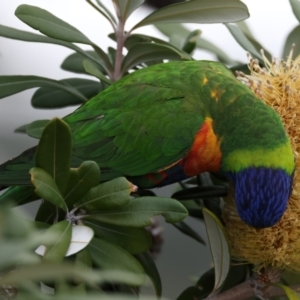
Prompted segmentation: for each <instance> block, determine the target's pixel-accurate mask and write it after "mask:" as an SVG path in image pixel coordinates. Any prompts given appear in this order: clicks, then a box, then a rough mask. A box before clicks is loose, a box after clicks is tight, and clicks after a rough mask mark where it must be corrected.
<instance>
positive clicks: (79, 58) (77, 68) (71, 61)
mask: <svg viewBox="0 0 300 300" xmlns="http://www.w3.org/2000/svg"><path fill="white" fill-rule="evenodd" d="M85 52H86V54H88V55H89V56H92V57H93V58H94V59H95V60H97V61H98V64H97V66H98V67H99V68H100V70H101V72H102V73H104V72H105V69H104V68H103V67H101V66H100V65H101V64H104V62H103V61H102V60H101V59H99V56H98V54H97V53H96V52H95V51H85ZM84 59H87V58H86V57H85V56H83V55H82V54H81V53H78V52H75V53H72V54H70V55H69V56H67V57H66V58H65V60H64V61H63V62H62V64H61V66H60V67H61V68H62V69H63V70H65V71H69V72H74V73H79V74H88V73H87V72H86V71H85V69H84V67H83V60H84Z"/></svg>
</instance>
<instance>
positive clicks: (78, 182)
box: [64, 161, 100, 207]
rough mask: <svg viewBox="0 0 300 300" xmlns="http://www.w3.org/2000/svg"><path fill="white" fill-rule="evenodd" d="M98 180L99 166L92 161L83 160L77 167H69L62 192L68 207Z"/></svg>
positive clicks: (96, 183)
mask: <svg viewBox="0 0 300 300" xmlns="http://www.w3.org/2000/svg"><path fill="white" fill-rule="evenodd" d="M99 181H100V170H99V166H98V165H97V164H96V163H95V162H94V161H85V162H83V163H82V164H81V165H80V167H79V168H77V169H74V168H71V170H70V173H69V177H68V183H67V188H66V190H65V192H64V197H65V201H66V203H67V204H68V206H69V207H72V206H73V204H74V203H76V202H77V201H79V200H80V199H81V198H82V197H83V196H84V195H85V194H86V193H87V192H88V191H89V190H90V189H91V188H93V187H94V186H96V185H98V183H99Z"/></svg>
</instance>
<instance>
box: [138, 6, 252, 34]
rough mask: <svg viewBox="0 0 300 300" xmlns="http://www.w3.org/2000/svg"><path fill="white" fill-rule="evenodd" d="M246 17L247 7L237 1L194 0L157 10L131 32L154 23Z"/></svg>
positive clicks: (203, 21)
mask: <svg viewBox="0 0 300 300" xmlns="http://www.w3.org/2000/svg"><path fill="white" fill-rule="evenodd" d="M248 17H249V12H248V9H247V6H246V5H245V4H244V3H242V2H240V1H238V0H227V1H224V0H194V1H188V2H183V3H178V4H173V5H170V6H167V7H164V8H161V9H158V10H156V11H155V12H153V13H152V14H150V15H149V16H147V17H146V18H145V19H143V20H142V21H141V22H139V23H138V24H136V25H135V26H134V27H133V28H132V30H133V29H136V28H138V27H142V26H145V25H150V24H156V23H202V24H203V23H227V22H237V21H241V20H243V19H246V18H248Z"/></svg>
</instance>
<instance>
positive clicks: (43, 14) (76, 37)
mask: <svg viewBox="0 0 300 300" xmlns="http://www.w3.org/2000/svg"><path fill="white" fill-rule="evenodd" d="M15 15H16V16H17V17H18V18H19V19H20V20H21V21H23V22H24V23H26V24H27V25H29V26H30V27H32V28H34V29H36V30H39V31H40V32H41V33H44V34H45V35H47V36H50V37H52V38H56V39H59V40H63V41H67V42H74V43H82V44H88V45H90V44H91V43H92V42H91V41H90V40H89V39H88V38H87V37H86V36H85V35H84V34H83V33H81V32H80V31H79V30H78V29H76V28H75V27H73V26H71V25H70V24H68V23H66V22H65V21H63V20H61V19H59V18H57V17H56V16H54V15H53V14H51V13H50V12H48V11H47V10H44V9H41V8H39V7H36V6H31V5H26V4H22V5H20V6H18V8H17V9H16V11H15Z"/></svg>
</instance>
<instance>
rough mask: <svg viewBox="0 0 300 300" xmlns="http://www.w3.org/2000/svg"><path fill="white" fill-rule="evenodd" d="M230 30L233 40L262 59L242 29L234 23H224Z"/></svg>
mask: <svg viewBox="0 0 300 300" xmlns="http://www.w3.org/2000/svg"><path fill="white" fill-rule="evenodd" d="M224 25H225V26H226V27H227V29H228V30H229V31H230V33H231V34H232V36H233V37H234V38H235V40H236V41H237V42H238V43H239V45H240V46H241V47H243V48H244V49H245V50H246V51H249V52H250V53H251V54H252V55H253V56H254V57H256V58H258V59H259V60H262V56H261V54H260V53H259V52H258V51H257V50H256V48H255V47H254V46H253V44H252V43H251V42H250V40H249V39H248V38H247V37H246V35H245V34H244V33H243V31H242V30H241V29H240V28H239V27H237V26H236V25H234V24H224Z"/></svg>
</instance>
